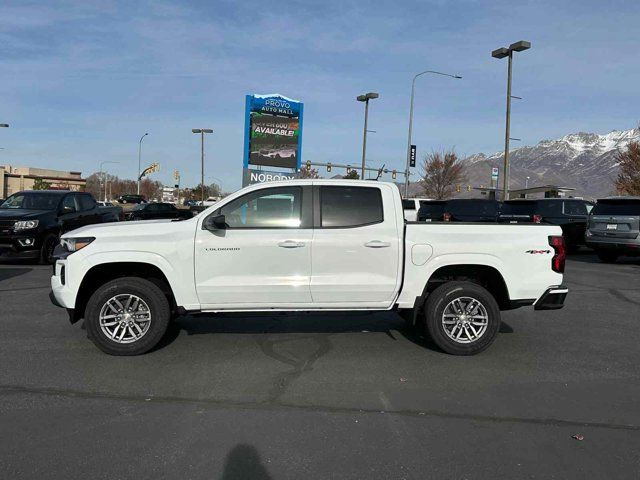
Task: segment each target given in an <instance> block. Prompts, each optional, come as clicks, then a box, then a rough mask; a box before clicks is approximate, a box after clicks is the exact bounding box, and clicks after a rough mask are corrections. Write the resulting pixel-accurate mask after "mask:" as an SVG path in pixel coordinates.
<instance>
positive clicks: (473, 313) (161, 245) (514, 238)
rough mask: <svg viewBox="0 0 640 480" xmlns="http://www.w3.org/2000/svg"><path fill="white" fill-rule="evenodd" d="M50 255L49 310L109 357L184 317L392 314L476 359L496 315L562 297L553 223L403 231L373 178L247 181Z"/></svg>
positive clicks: (87, 235) (80, 234)
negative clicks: (181, 210)
mask: <svg viewBox="0 0 640 480" xmlns="http://www.w3.org/2000/svg"><path fill="white" fill-rule="evenodd" d="M56 255H57V260H56V264H55V272H54V275H53V276H52V278H51V286H52V294H51V299H52V301H53V302H54V303H55V304H56V305H58V306H61V307H64V308H66V309H67V310H68V311H69V314H70V319H71V321H72V322H74V321H77V320H79V319H81V318H84V320H85V325H86V328H87V332H88V335H89V338H91V339H92V340H93V342H94V343H95V344H96V345H97V346H98V347H99V348H100V349H101V350H103V351H104V352H107V353H110V354H114V355H135V354H141V353H144V352H146V351H148V350H150V349H151V348H153V347H154V346H155V345H156V344H157V343H158V342H159V341H160V339H161V338H162V336H163V335H164V333H165V331H166V329H167V326H168V324H169V322H170V321H171V319H172V318H173V317H175V316H177V315H181V314H191V313H201V312H227V311H234V312H248V311H252V312H253V311H266V312H270V311H275V310H277V311H311V310H314V311H331V310H340V311H351V310H353V311H363V310H393V309H395V310H398V311H399V312H400V313H402V314H404V316H405V318H408V319H409V321H410V323H412V324H414V325H415V326H417V327H419V328H424V329H425V330H426V333H428V334H429V335H430V336H431V337H432V338H433V340H434V341H435V343H436V344H437V345H438V346H439V347H440V348H442V349H443V350H444V351H445V352H448V353H451V354H458V355H470V354H474V353H478V352H480V351H482V350H484V349H485V348H487V347H488V346H489V345H490V344H491V343H492V342H493V340H494V339H495V337H496V335H497V333H498V329H499V327H500V311H501V310H508V309H512V308H516V307H520V306H526V305H533V306H534V308H536V309H540V310H542V309H554V308H561V307H562V305H563V302H564V298H565V296H566V294H567V292H568V290H567V288H566V287H564V286H562V272H563V271H564V261H565V248H564V243H563V239H562V231H561V230H560V228H559V227H556V226H546V225H539V224H531V225H522V224H521V225H510V224H505V225H499V224H486V223H485V224H467V223H439V222H432V223H429V224H426V223H420V224H419V223H412V222H406V221H405V219H404V213H403V208H402V200H401V197H400V192H399V191H398V188H397V187H396V185H394V184H392V183H383V182H373V181H346V180H293V181H283V182H274V183H268V184H259V185H253V186H250V187H247V188H244V189H242V190H240V191H238V192H236V193H234V194H232V195H230V196H228V197H226V198H224V199H223V200H221V201H220V202H218V203H217V204H216V205H215V206H213V207H210V208H208V209H207V210H205V211H204V212H202V213H200V214H199V215H198V216H196V217H194V218H192V219H189V220H183V221H170V220H159V221H157V220H152V221H140V222H134V223H133V222H132V223H121V224H109V225H92V226H89V227H84V228H80V229H78V230H75V231H72V232H70V233H67V234H65V235H64V236H63V237H62V241H61V245H60V247H58V249H57V251H56ZM210 321H215V317H213V318H211V319H210Z"/></svg>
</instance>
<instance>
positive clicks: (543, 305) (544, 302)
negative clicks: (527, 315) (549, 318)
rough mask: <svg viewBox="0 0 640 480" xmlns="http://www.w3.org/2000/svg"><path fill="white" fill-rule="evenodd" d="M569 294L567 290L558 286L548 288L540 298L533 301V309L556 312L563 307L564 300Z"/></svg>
mask: <svg viewBox="0 0 640 480" xmlns="http://www.w3.org/2000/svg"><path fill="white" fill-rule="evenodd" d="M568 293H569V288H568V287H566V286H564V285H560V286H557V287H549V288H547V290H546V291H545V292H544V293H543V294H542V296H541V297H540V298H539V299H538V300H536V301H535V303H534V304H533V308H534V309H535V310H557V309H559V308H562V307H564V299H565V298H566V297H567V294H568Z"/></svg>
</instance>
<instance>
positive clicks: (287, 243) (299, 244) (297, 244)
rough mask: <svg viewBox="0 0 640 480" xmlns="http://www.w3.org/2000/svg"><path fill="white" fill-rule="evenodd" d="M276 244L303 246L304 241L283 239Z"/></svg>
mask: <svg viewBox="0 0 640 480" xmlns="http://www.w3.org/2000/svg"><path fill="white" fill-rule="evenodd" d="M278 246H279V247H282V248H300V247H304V242H296V241H295V240H284V241H283V242H280V243H278Z"/></svg>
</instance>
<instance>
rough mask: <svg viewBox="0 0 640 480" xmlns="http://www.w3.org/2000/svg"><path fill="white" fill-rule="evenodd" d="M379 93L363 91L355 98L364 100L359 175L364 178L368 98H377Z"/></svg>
mask: <svg viewBox="0 0 640 480" xmlns="http://www.w3.org/2000/svg"><path fill="white" fill-rule="evenodd" d="M379 96H380V95H379V94H377V93H375V92H369V93H365V94H364V95H358V96H357V97H356V100H358V101H359V102H364V132H363V136H362V176H361V177H360V178H361V179H362V180H364V175H365V171H366V163H367V123H368V120H369V100H371V99H374V98H378V97H379Z"/></svg>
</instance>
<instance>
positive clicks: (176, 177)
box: [173, 170, 180, 180]
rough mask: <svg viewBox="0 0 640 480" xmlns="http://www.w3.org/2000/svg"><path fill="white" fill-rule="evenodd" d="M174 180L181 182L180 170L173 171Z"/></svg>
mask: <svg viewBox="0 0 640 480" xmlns="http://www.w3.org/2000/svg"><path fill="white" fill-rule="evenodd" d="M173 178H175V179H176V180H180V172H179V171H178V170H174V171H173Z"/></svg>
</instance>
